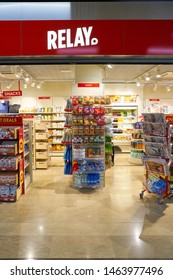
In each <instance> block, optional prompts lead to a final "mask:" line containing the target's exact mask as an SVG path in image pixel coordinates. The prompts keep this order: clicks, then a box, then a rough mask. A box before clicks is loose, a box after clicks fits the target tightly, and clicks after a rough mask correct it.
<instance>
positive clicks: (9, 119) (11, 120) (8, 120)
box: [0, 116, 23, 126]
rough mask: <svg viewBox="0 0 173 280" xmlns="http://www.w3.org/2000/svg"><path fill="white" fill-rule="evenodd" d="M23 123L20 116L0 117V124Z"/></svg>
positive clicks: (17, 124) (15, 124) (18, 124)
mask: <svg viewBox="0 0 173 280" xmlns="http://www.w3.org/2000/svg"><path fill="white" fill-rule="evenodd" d="M21 125H23V121H22V117H18V116H16V117H12V116H6V117H0V126H21Z"/></svg>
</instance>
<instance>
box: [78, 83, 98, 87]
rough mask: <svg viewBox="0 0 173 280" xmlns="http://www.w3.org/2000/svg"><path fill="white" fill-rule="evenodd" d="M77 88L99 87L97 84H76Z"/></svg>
mask: <svg viewBox="0 0 173 280" xmlns="http://www.w3.org/2000/svg"><path fill="white" fill-rule="evenodd" d="M78 87H92V88H94V87H100V84H99V83H78Z"/></svg>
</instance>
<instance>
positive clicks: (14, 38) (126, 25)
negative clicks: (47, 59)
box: [0, 20, 173, 56]
mask: <svg viewBox="0 0 173 280" xmlns="http://www.w3.org/2000/svg"><path fill="white" fill-rule="evenodd" d="M0 29H1V41H2V42H3V44H0V56H37V55H40V56H49V55H53V56H61V55H173V36H172V33H173V20H24V21H0ZM9 34H10V36H9Z"/></svg>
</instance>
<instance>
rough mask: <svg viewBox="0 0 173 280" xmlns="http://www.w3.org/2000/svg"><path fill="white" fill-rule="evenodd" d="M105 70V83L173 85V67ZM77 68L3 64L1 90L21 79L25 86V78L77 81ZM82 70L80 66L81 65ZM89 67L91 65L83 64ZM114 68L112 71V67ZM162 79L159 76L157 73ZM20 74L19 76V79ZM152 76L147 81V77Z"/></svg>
mask: <svg viewBox="0 0 173 280" xmlns="http://www.w3.org/2000/svg"><path fill="white" fill-rule="evenodd" d="M97 66H98V67H101V69H102V82H103V83H136V82H137V81H139V82H140V83H141V84H143V85H144V84H156V83H157V84H165V85H173V65H144V64H142V65H136V64H135V65H130V64H128V65H122V64H112V65H105V64H99V65H97ZM76 67H78V65H75V64H74V65H72V64H69V65H20V66H18V65H16V66H10V65H0V83H1V86H2V87H4V86H5V87H6V86H8V85H9V84H10V83H11V84H14V83H16V82H17V81H18V80H20V81H21V83H26V81H25V79H26V77H29V81H27V83H28V84H31V83H32V82H34V83H35V84H38V83H40V82H41V83H44V82H75V72H76ZM80 67H81V65H80ZM82 67H88V68H89V67H90V65H82ZM109 67H111V68H109ZM158 71H159V72H160V74H161V76H160V77H159V78H157V77H156V74H157V72H158ZM16 74H19V77H18V78H17V77H16ZM147 75H149V76H151V77H150V78H151V79H150V80H148V81H146V80H145V78H146V76H147Z"/></svg>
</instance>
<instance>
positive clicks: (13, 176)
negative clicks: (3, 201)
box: [0, 172, 18, 186]
mask: <svg viewBox="0 0 173 280" xmlns="http://www.w3.org/2000/svg"><path fill="white" fill-rule="evenodd" d="M17 184H18V174H17V172H13V173H12V172H8V173H4V172H0V186H8V185H17Z"/></svg>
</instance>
